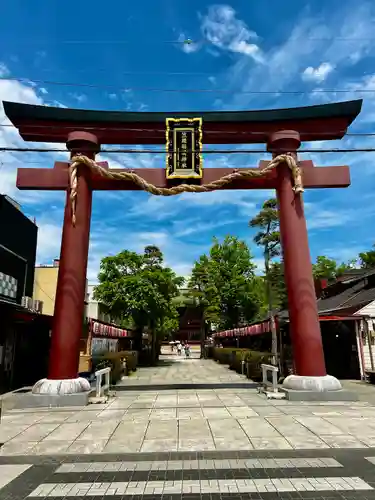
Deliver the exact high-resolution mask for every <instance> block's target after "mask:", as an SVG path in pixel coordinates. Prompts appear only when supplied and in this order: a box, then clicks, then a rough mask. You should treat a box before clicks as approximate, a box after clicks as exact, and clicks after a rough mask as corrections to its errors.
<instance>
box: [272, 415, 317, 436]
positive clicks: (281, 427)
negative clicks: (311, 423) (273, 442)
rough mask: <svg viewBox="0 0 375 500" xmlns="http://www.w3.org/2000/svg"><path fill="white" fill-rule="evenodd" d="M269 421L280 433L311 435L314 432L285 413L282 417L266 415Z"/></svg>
mask: <svg viewBox="0 0 375 500" xmlns="http://www.w3.org/2000/svg"><path fill="white" fill-rule="evenodd" d="M266 420H267V422H269V423H270V424H271V425H272V426H273V427H274V428H275V429H276V430H277V431H278V432H279V433H280V434H282V435H288V436H310V435H311V434H312V432H311V431H310V430H309V429H308V428H307V427H305V426H304V425H301V424H300V423H299V422H297V421H296V420H295V419H294V418H293V417H291V416H288V415H284V416H280V417H266Z"/></svg>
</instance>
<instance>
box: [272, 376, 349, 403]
mask: <svg viewBox="0 0 375 500" xmlns="http://www.w3.org/2000/svg"><path fill="white" fill-rule="evenodd" d="M280 391H281V392H283V393H285V396H286V399H289V401H358V394H356V393H355V392H352V391H348V390H346V389H343V388H342V386H341V383H340V381H339V380H337V378H336V377H332V375H325V376H323V377H307V376H303V375H289V376H288V377H286V379H285V380H284V382H283V384H282V386H281V387H280Z"/></svg>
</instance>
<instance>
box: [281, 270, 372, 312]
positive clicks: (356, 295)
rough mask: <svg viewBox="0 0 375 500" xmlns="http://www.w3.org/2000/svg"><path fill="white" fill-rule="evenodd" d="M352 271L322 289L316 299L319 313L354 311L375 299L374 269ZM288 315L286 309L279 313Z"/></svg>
mask: <svg viewBox="0 0 375 500" xmlns="http://www.w3.org/2000/svg"><path fill="white" fill-rule="evenodd" d="M352 271H353V272H349V273H346V274H345V277H344V278H343V279H341V281H339V282H337V283H334V284H332V285H330V286H328V287H327V288H326V289H325V290H324V291H323V297H322V298H320V299H318V301H317V306H318V312H319V314H323V313H334V312H336V313H338V312H340V310H348V309H351V310H354V312H355V311H358V310H359V309H361V308H362V307H365V306H366V305H367V304H369V303H370V302H372V301H374V300H375V279H374V278H375V270H374V269H371V270H362V269H361V270H357V269H353V270H352ZM324 295H325V296H324ZM288 316H289V314H288V311H281V312H280V313H279V318H280V319H287V318H288Z"/></svg>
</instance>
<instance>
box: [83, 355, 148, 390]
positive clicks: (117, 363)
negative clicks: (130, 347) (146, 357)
mask: <svg viewBox="0 0 375 500" xmlns="http://www.w3.org/2000/svg"><path fill="white" fill-rule="evenodd" d="M124 358H125V360H126V371H125V373H124V371H123V367H122V360H123V359H124ZM137 364H138V352H137V351H118V352H106V353H103V354H101V355H99V356H97V357H96V358H93V360H92V365H93V372H95V371H96V370H100V369H101V368H106V367H107V366H110V367H111V384H112V385H114V384H116V383H117V382H118V381H119V380H120V379H121V377H122V375H129V373H130V372H133V371H135V370H136V369H137Z"/></svg>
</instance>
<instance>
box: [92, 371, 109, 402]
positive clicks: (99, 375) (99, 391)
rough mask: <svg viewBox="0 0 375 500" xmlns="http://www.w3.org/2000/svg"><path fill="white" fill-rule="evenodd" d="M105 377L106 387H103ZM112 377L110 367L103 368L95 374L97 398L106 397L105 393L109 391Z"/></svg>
mask: <svg viewBox="0 0 375 500" xmlns="http://www.w3.org/2000/svg"><path fill="white" fill-rule="evenodd" d="M103 376H104V385H102V379H103ZM110 376H111V368H110V367H109V366H108V367H107V368H102V369H101V370H98V371H97V372H95V377H96V397H97V398H100V397H101V396H104V394H105V391H107V392H108V391H109V387H110Z"/></svg>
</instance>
